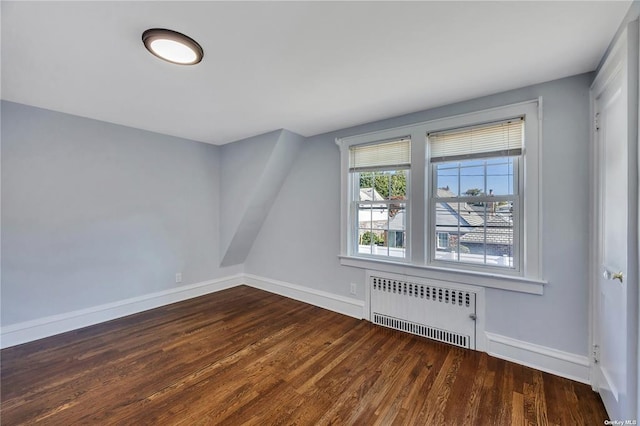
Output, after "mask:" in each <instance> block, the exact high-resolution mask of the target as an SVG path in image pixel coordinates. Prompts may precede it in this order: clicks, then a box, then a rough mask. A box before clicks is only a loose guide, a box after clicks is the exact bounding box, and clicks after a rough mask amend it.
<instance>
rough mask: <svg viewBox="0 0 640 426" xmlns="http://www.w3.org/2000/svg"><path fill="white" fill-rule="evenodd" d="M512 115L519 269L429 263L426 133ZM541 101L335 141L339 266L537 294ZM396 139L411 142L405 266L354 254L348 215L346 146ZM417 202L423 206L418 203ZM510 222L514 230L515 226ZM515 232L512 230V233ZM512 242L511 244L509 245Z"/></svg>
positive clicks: (429, 182)
mask: <svg viewBox="0 0 640 426" xmlns="http://www.w3.org/2000/svg"><path fill="white" fill-rule="evenodd" d="M513 117H524V118H525V130H524V147H523V154H522V156H520V157H519V158H520V160H519V161H520V164H519V167H518V173H519V179H518V185H519V188H518V193H519V194H521V197H522V198H521V200H522V201H521V205H520V206H519V207H520V213H521V216H520V218H519V219H518V222H519V223H518V225H519V227H518V229H519V230H520V233H521V238H520V239H519V241H518V244H519V253H520V256H519V265H518V268H516V269H513V270H511V269H509V270H499V271H498V270H496V269H497V268H491V267H487V266H484V265H479V266H478V267H474V266H473V265H471V266H470V265H469V264H459V263H454V264H451V263H447V264H446V265H443V264H440V263H438V262H433V261H432V257H431V252H432V251H435V242H434V238H437V237H436V236H435V235H434V232H433V230H435V223H434V222H433V221H434V220H435V218H433V217H432V215H431V214H429V212H430V206H429V198H430V196H431V189H430V188H431V185H432V175H431V167H432V166H431V165H430V161H429V156H428V143H427V142H426V139H427V134H429V133H433V132H438V131H443V130H448V129H456V128H462V127H468V126H474V125H479V124H485V123H491V122H497V121H501V120H505V119H510V118H513ZM542 118H543V117H542V98H538V99H535V100H530V101H525V102H520V103H516V104H511V105H506V106H500V107H496V108H491V109H485V110H481V111H476V112H470V113H466V114H460V115H456V116H451V117H445V118H439V119H435V120H430V121H426V122H421V123H416V124H411V125H407V126H402V127H396V128H391V129H386V130H381V131H376V132H371V133H366V134H360V135H354V136H347V137H344V138H337V139H336V144H337V145H338V147H339V148H340V151H341V220H340V232H341V239H340V255H339V257H340V261H341V264H342V265H345V266H352V267H359V268H365V269H373V270H381V271H386V272H390V273H411V274H414V275H418V276H423V277H425V278H434V279H445V280H452V281H456V282H460V283H467V284H475V285H480V286H484V287H493V288H502V289H507V290H513V291H521V292H525V293H533V294H542V292H543V286H544V284H545V281H544V280H543V269H542V255H541V247H542V243H541V239H542V232H541V230H542V214H541V211H542V205H541V202H542V198H541V196H540V190H541V188H542V184H541V178H542V174H541V171H540V168H541V147H542V141H541V137H542V131H541V129H542ZM400 137H409V138H410V139H411V169H410V173H409V179H408V182H407V193H408V198H409V199H410V200H411V202H410V203H408V204H407V232H406V242H405V243H406V246H407V255H406V259H405V261H404V262H399V261H398V260H396V259H371V258H366V257H364V256H361V255H357V254H356V253H357V252H356V251H354V247H353V241H354V239H353V238H352V233H353V230H352V229H351V230H350V227H352V226H353V225H352V223H353V218H352V216H351V214H350V213H349V210H350V205H351V199H350V195H351V194H350V187H349V185H350V182H349V147H351V146H352V145H359V144H365V143H373V142H376V141H384V140H390V139H394V138H400ZM421 200H422V201H423V202H421ZM515 222H516V220H515V219H514V228H515V226H516V223H515ZM514 232H517V230H515V229H514ZM514 244H515V241H514Z"/></svg>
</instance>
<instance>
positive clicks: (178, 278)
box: [176, 272, 182, 284]
mask: <svg viewBox="0 0 640 426" xmlns="http://www.w3.org/2000/svg"><path fill="white" fill-rule="evenodd" d="M181 282H182V272H178V273H177V274H176V284H178V283H181Z"/></svg>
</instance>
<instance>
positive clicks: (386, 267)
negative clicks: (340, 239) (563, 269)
mask: <svg viewBox="0 0 640 426" xmlns="http://www.w3.org/2000/svg"><path fill="white" fill-rule="evenodd" d="M340 264H341V265H342V266H351V267H354V268H362V269H371V270H376V271H382V272H388V273H392V274H403V275H412V276H417V277H420V278H426V279H437V280H441V281H448V282H452V283H460V284H468V285H475V286H481V287H489V288H497V289H501V290H510V291H515V292H519V293H528V294H538V295H541V294H543V291H544V286H545V284H547V282H546V281H543V280H536V279H529V278H524V277H520V276H512V275H500V274H492V273H486V272H475V271H468V270H462V269H449V268H441V267H436V266H425V265H411V264H408V263H400V262H393V261H388V260H379V259H375V260H374V259H363V258H361V257H351V256H340Z"/></svg>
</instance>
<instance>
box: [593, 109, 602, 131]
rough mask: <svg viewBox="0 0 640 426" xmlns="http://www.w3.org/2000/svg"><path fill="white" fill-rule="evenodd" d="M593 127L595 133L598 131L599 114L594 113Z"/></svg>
mask: <svg viewBox="0 0 640 426" xmlns="http://www.w3.org/2000/svg"><path fill="white" fill-rule="evenodd" d="M593 125H594V126H595V128H596V132H597V131H599V130H600V113H599V112H598V113H596V116H595V117H594V118H593Z"/></svg>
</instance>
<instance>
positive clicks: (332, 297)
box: [244, 274, 364, 319]
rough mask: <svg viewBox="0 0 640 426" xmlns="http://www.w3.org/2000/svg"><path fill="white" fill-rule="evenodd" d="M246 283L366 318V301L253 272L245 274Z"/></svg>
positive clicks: (321, 306) (355, 316) (343, 313)
mask: <svg viewBox="0 0 640 426" xmlns="http://www.w3.org/2000/svg"><path fill="white" fill-rule="evenodd" d="M244 283H245V284H246V285H248V286H249V287H253V288H257V289H259V290H264V291H268V292H269V293H274V294H279V295H280V296H285V297H288V298H290V299H294V300H298V301H300V302H304V303H308V304H310V305H314V306H318V307H320V308H324V309H328V310H330V311H333V312H337V313H339V314H342V315H347V316H350V317H353V318H357V319H363V318H364V301H362V300H359V299H353V298H351V297H344V296H339V295H337V294H333V293H329V292H326V291H322V290H316V289H312V288H309V287H304V286H301V285H298V284H291V283H287V282H284V281H278V280H272V279H270V278H264V277H259V276H257V275H251V274H245V275H244Z"/></svg>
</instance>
